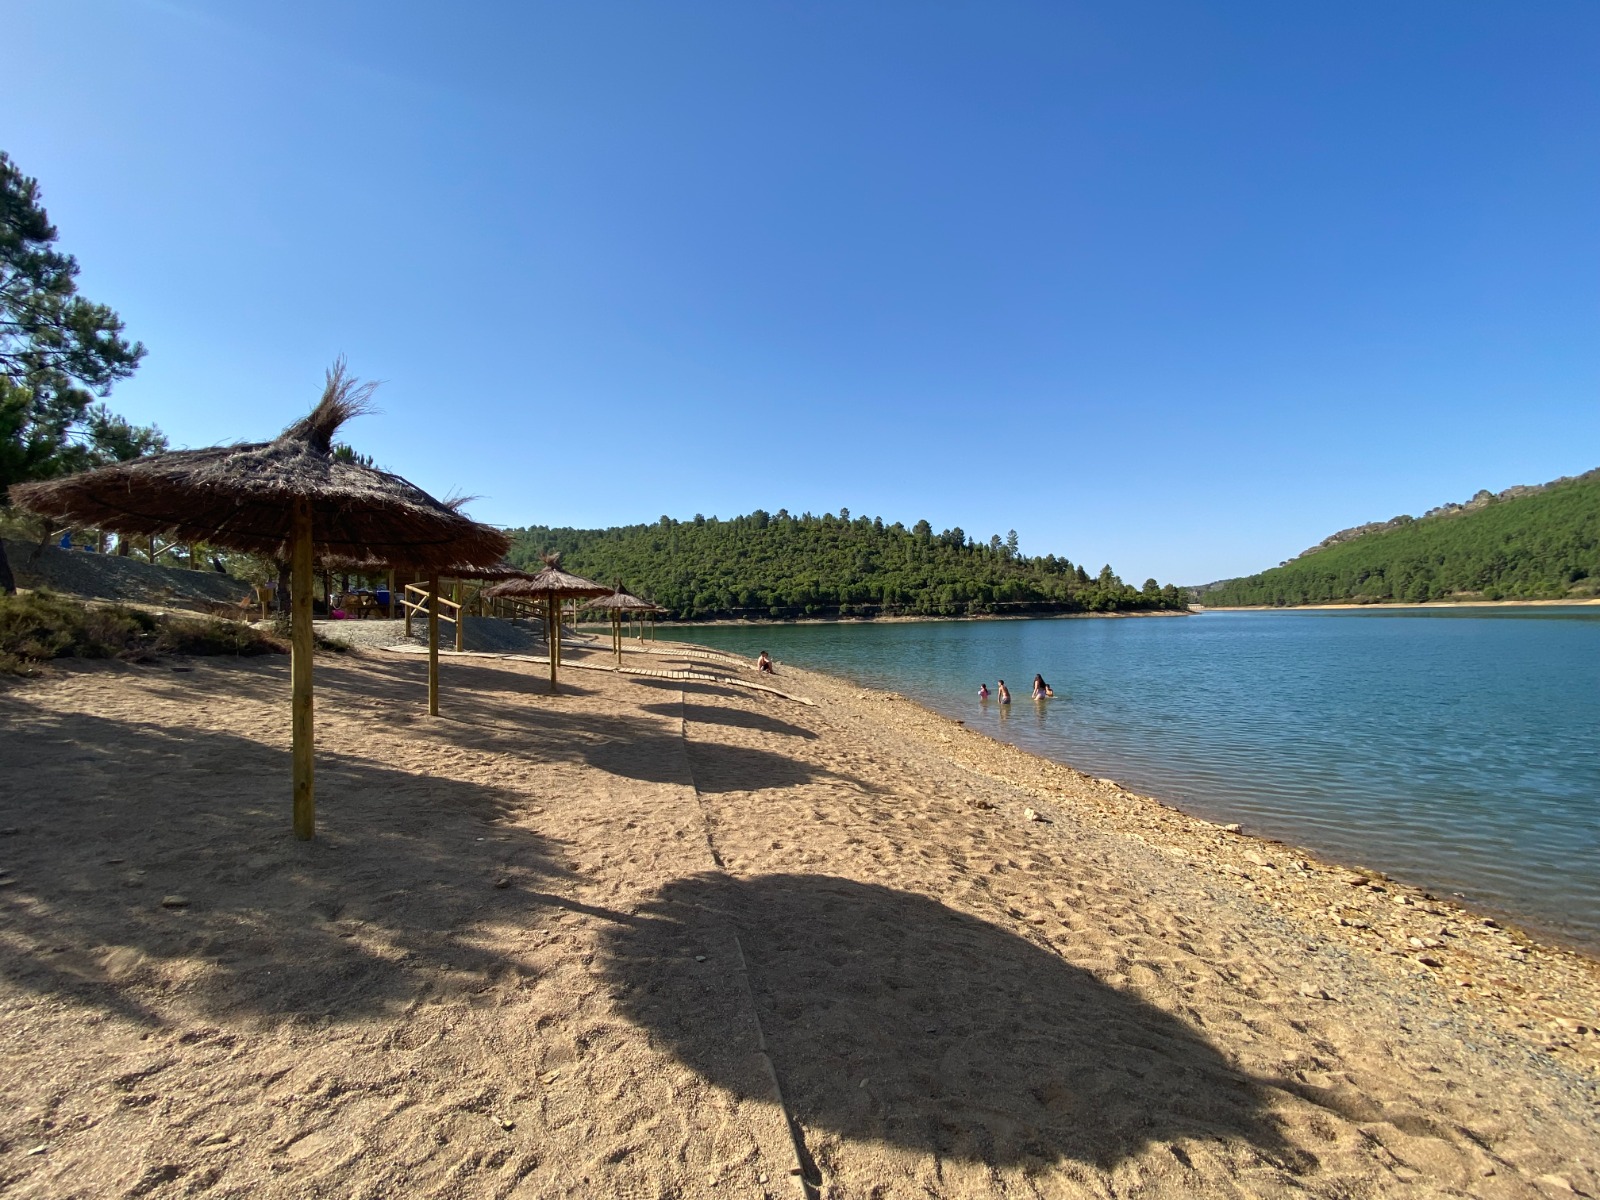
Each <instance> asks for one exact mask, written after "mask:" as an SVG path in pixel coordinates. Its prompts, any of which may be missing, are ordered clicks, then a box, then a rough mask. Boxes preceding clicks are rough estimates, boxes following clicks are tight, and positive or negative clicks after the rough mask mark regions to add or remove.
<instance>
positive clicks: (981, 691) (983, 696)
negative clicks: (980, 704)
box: [978, 683, 989, 700]
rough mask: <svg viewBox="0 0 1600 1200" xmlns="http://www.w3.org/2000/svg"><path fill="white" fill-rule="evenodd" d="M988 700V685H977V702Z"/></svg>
mask: <svg viewBox="0 0 1600 1200" xmlns="http://www.w3.org/2000/svg"><path fill="white" fill-rule="evenodd" d="M988 698H989V685H988V684H987V683H980V684H979V685H978V699H979V700H987V699H988Z"/></svg>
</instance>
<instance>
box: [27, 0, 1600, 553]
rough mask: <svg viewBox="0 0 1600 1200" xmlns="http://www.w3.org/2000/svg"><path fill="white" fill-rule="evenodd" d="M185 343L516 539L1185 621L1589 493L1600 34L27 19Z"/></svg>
mask: <svg viewBox="0 0 1600 1200" xmlns="http://www.w3.org/2000/svg"><path fill="white" fill-rule="evenodd" d="M0 33H3V36H4V40H5V43H6V48H5V51H4V63H5V85H4V100H3V103H0V149H4V150H6V151H8V152H9V153H10V154H11V155H12V157H13V158H14V159H15V160H16V162H17V163H18V164H19V166H20V167H21V168H22V169H23V170H24V171H26V172H27V173H29V174H31V175H35V176H37V177H38V178H39V179H40V181H41V185H42V187H43V189H44V197H45V201H46V204H47V206H48V208H49V211H50V214H51V217H52V218H53V219H54V220H55V222H56V224H57V225H58V227H59V228H60V230H61V235H62V244H63V246H64V247H65V248H66V249H67V250H69V251H70V252H72V253H74V254H76V255H77V256H78V258H79V260H80V262H81V263H82V265H83V275H82V279H81V282H82V286H83V289H84V291H85V293H86V294H87V295H89V296H90V297H91V298H92V299H95V300H98V301H101V302H104V303H108V304H110V305H112V306H113V307H115V308H116V309H117V310H118V311H119V312H120V313H121V314H122V316H123V318H124V319H125V320H126V322H127V325H128V329H129V332H130V334H132V335H133V336H135V337H137V338H139V339H141V340H143V341H144V342H145V343H146V345H147V346H148V347H149V351H150V353H149V357H148V358H147V360H146V361H145V364H144V365H143V367H142V368H141V369H140V371H139V373H138V374H137V375H136V376H135V377H134V378H133V379H132V380H129V381H127V382H126V383H123V384H121V385H119V386H118V388H117V390H116V391H115V392H114V393H113V396H112V401H111V402H112V406H113V407H114V408H115V409H117V410H118V411H120V412H122V413H124V414H125V415H127V416H128V417H130V418H131V419H134V420H137V421H141V422H149V421H155V422H157V423H158V424H160V425H161V427H162V428H163V429H164V430H165V431H166V432H167V433H168V434H169V435H170V436H171V438H172V440H173V442H174V444H175V445H193V446H199V445H208V444H211V443H214V442H217V441H227V440H235V439H245V438H251V439H254V438H261V437H265V436H267V435H270V434H272V433H274V432H276V431H277V430H278V429H279V428H281V427H282V426H283V425H285V424H287V423H288V422H289V421H291V420H293V419H295V418H296V417H297V416H299V415H300V414H301V413H303V412H304V411H305V410H306V408H307V407H308V406H309V405H310V403H312V402H313V401H314V400H315V397H316V394H317V392H318V389H319V387H320V384H321V376H322V371H323V369H324V368H325V367H326V366H327V365H328V363H329V362H330V361H331V360H332V359H333V358H334V357H335V356H336V355H338V354H341V353H343V354H346V355H348V357H349V361H350V365H351V367H352V369H353V370H354V371H355V372H356V373H357V374H358V375H360V376H363V377H367V378H379V379H383V380H385V381H386V382H385V384H384V386H383V387H382V389H381V390H380V392H379V397H378V399H379V404H380V406H381V408H382V409H383V413H382V415H381V416H376V417H369V418H365V419H363V420H361V421H359V422H357V423H355V424H353V425H352V426H351V427H350V428H349V435H350V440H351V441H352V442H353V443H354V444H356V445H357V446H358V447H359V448H361V449H363V450H367V451H370V452H372V453H374V454H375V455H376V456H377V458H378V460H379V462H380V463H381V464H383V465H385V466H387V467H390V468H391V469H393V470H397V471H399V472H400V473H401V474H404V475H406V476H408V477H409V478H412V479H413V480H415V481H416V482H418V483H420V484H421V485H423V486H424V487H427V488H429V489H430V490H432V491H434V492H436V493H439V494H447V493H452V492H460V493H468V494H471V495H476V496H479V497H481V499H479V500H478V501H476V502H475V503H474V504H473V505H472V506H471V509H470V511H471V512H472V513H473V515H474V516H477V517H479V518H480V519H483V520H489V521H493V522H496V523H500V524H525V523H544V524H571V525H582V526H593V525H608V524H617V523H630V522H634V521H650V520H654V519H655V518H656V517H657V516H659V515H661V514H663V513H666V514H670V515H672V516H675V517H679V518H689V517H692V516H693V515H694V514H695V513H697V512H701V513H705V514H707V515H711V514H718V515H722V516H732V515H734V514H736V513H740V512H746V511H749V510H751V509H753V508H757V507H761V508H766V509H768V510H776V509H778V508H780V507H787V508H788V509H789V510H791V511H792V512H797V513H798V512H802V511H805V510H810V511H813V512H818V513H821V512H825V511H829V512H836V511H838V509H839V508H840V507H841V506H844V507H848V508H849V509H850V510H851V511H852V513H855V514H858V515H859V514H862V513H867V514H874V515H878V514H881V515H882V516H883V517H884V518H885V519H886V520H890V521H893V520H902V521H904V522H906V523H907V524H908V525H909V524H911V523H912V522H914V521H915V520H917V519H918V518H920V517H926V518H927V519H928V520H929V521H931V522H932V523H933V526H934V528H935V529H936V530H937V529H942V528H946V527H949V526H955V525H959V526H961V527H962V528H963V529H965V530H966V531H967V532H968V533H969V534H971V535H975V536H980V537H983V538H985V539H987V537H988V536H989V535H990V534H992V533H1000V534H1002V535H1004V534H1005V532H1006V531H1007V530H1008V529H1012V528H1015V529H1016V530H1017V531H1018V533H1019V535H1020V537H1021V543H1022V549H1023V551H1024V552H1025V553H1030V554H1042V553H1045V552H1047V551H1049V552H1055V553H1058V554H1065V555H1067V556H1068V557H1070V558H1072V559H1073V560H1074V561H1080V560H1081V561H1083V562H1085V563H1087V564H1088V566H1089V568H1090V570H1095V569H1097V568H1098V567H1099V565H1100V564H1101V563H1102V562H1106V561H1109V562H1110V563H1112V565H1113V566H1114V567H1115V568H1116V569H1117V570H1118V571H1119V572H1120V573H1121V574H1123V575H1124V576H1125V577H1126V578H1128V579H1130V580H1133V581H1134V582H1136V583H1137V582H1140V581H1142V580H1143V579H1144V577H1145V576H1146V575H1155V576H1157V577H1159V578H1160V579H1161V580H1162V581H1163V582H1166V581H1172V582H1178V583H1198V582H1203V581H1205V580H1210V579H1214V578H1218V577H1223V576H1229V575H1236V574H1241V573H1245V572H1248V571H1252V570H1256V569H1260V568H1263V567H1266V566H1271V565H1274V564H1276V563H1277V562H1278V561H1279V560H1280V559H1282V558H1286V557H1288V556H1289V555H1291V554H1294V553H1296V552H1298V551H1299V550H1301V549H1303V548H1304V547H1305V546H1307V545H1309V544H1311V543H1313V542H1316V541H1318V540H1319V539H1321V538H1322V537H1323V536H1325V535H1326V534H1328V533H1331V532H1333V531H1334V530H1336V529H1338V528H1341V527H1343V526H1346V525H1351V524H1355V523H1357V522H1360V521H1365V520H1372V519H1382V518H1387V517H1390V516H1393V515H1395V514H1396V513H1400V512H1411V513H1420V512H1421V511H1423V510H1424V509H1426V508H1429V507H1432V506H1433V505H1436V504H1439V503H1442V502H1444V501H1447V500H1464V499H1466V498H1467V497H1468V496H1470V495H1471V494H1472V492H1474V491H1476V490H1477V489H1478V488H1480V487H1489V488H1493V489H1500V488H1503V487H1506V486H1509V485H1510V484H1514V483H1528V482H1538V481H1542V480H1545V479H1549V478H1552V477H1555V476H1558V475H1563V474H1572V473H1576V472H1579V471H1583V470H1587V469H1589V468H1591V467H1595V466H1600V4H1596V3H1594V0H1577V2H1573V3H1562V2H1559V0H1538V2H1535V3H1490V2H1487V0H1485V2H1482V3H1463V2H1461V0H1432V2H1429V0H1407V2H1404V3H1399V4H1396V3H1394V2H1393V0H1382V2H1381V3H1378V2H1374V3H1360V2H1352V0H1338V2H1337V3H1334V2H1328V3H1322V4H1298V3H1283V2H1282V0H1271V2H1263V3H1231V4H1230V3H1216V4H1199V3H1194V2H1192V0H1178V2H1174V3H1142V2H1138V0H1133V2H1125V0H1115V2H1112V0H1104V2H1102V3H1098V4H1080V3H1068V2H1065V0H1040V2H1038V3H1010V2H1007V0H983V2H982V3H978V2H969V3H956V2H954V0H952V2H949V3H928V2H927V0H908V2H905V3H875V2H871V0H865V2H863V0H851V2H850V3H834V4H826V3H812V2H804V3H802V2H800V0H791V2H786V3H766V2H762V0H728V2H727V3H696V2H693V0H671V2H667V0H654V2H650V3H610V2H607V0H583V2H582V3H576V2H573V3H562V4H542V3H530V2H520V0H519V2H510V0H508V2H505V3H499V4H496V3H492V2H490V0H483V2H480V3H475V4H454V5H446V4H440V3H437V2H430V3H422V2H406V0H382V2H381V3H380V2H371V3H367V2H351V3H336V2H334V0H211V2H206V0H8V2H7V3H6V5H5V9H4V12H3V14H0Z"/></svg>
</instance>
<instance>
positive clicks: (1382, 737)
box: [662, 607, 1600, 951]
mask: <svg viewBox="0 0 1600 1200" xmlns="http://www.w3.org/2000/svg"><path fill="white" fill-rule="evenodd" d="M662 634H663V636H665V637H676V638H682V639H684V640H688V641H694V642H699V643H702V644H704V645H708V646H715V647H720V648H723V649H727V650H732V651H735V652H737V653H740V654H743V655H747V656H750V657H752V658H753V657H754V656H755V655H756V653H758V652H759V651H760V650H762V649H766V650H768V651H770V652H771V654H772V656H773V657H774V658H775V659H777V660H778V661H779V664H780V670H781V664H782V663H784V662H792V663H794V664H796V665H798V666H802V667H813V668H816V669H818V670H822V671H827V672H829V673H831V674H834V675H839V676H843V677H845V678H848V679H851V680H854V681H857V682H859V683H863V684H867V685H869V686H872V687H878V688H887V689H890V690H893V691H897V692H900V693H902V694H904V695H907V696H910V697H912V698H914V699H916V700H918V701H920V702H921V703H923V704H925V705H927V706H928V707H930V708H933V709H935V710H937V711H938V712H941V713H944V714H946V715H947V716H951V717H955V718H958V719H960V720H963V721H965V722H966V723H967V725H968V726H969V727H971V728H973V729H977V730H981V731H983V732H985V733H988V734H991V735H992V736H994V737H996V738H999V739H1000V740H1001V741H1005V742H1010V743H1012V744H1014V745H1016V746H1019V747H1022V748H1023V749H1026V750H1030V751H1032V752H1034V753H1036V754H1041V755H1045V756H1047V757H1049V758H1053V759H1056V760H1058V761H1061V762H1065V763H1069V764H1071V765H1072V766H1074V767H1076V768H1078V769H1079V770H1082V771H1086V772H1088V773H1089V774H1092V775H1099V776H1105V777H1109V778H1113V779H1116V780H1118V781H1120V782H1122V783H1123V784H1125V785H1127V786H1128V787H1130V788H1132V789H1134V790H1136V791H1140V792H1144V793H1147V794H1149V795H1153V796H1157V797H1159V798H1161V799H1163V800H1166V801H1168V802H1170V803H1172V804H1175V805H1177V806H1178V807H1181V808H1183V809H1185V810H1187V811H1189V812H1192V813H1194V814H1196V815H1198V816H1203V817H1206V818H1208V819H1211V820H1214V821H1220V822H1233V821H1237V822H1239V823H1241V824H1242V825H1243V826H1244V827H1245V829H1246V830H1247V831H1249V832H1252V833H1259V834H1264V835H1266V836H1269V837H1276V838H1280V839H1282V840H1284V841H1287V842H1290V843H1293V844H1296V845H1299V846H1303V847H1306V848H1307V849H1310V850H1313V851H1315V852H1317V853H1319V854H1321V855H1323V856H1326V857H1329V858H1332V859H1334V860H1335V861H1340V862H1344V863H1349V864H1359V865H1363V866H1369V867H1373V868H1376V869H1379V870H1382V871H1385V872H1388V873H1389V874H1391V875H1393V876H1395V877H1396V878H1398V879H1402V880H1405V881H1407V882H1410V883H1414V884H1417V885H1419V886H1423V887H1428V888H1432V889H1434V890H1436V891H1439V892H1443V893H1451V894H1455V895H1457V896H1459V897H1461V898H1464V899H1466V900H1467V901H1469V902H1471V903H1473V904H1475V905H1477V906H1479V907H1483V908H1487V909H1491V910H1494V911H1497V912H1501V913H1503V914H1506V915H1509V916H1511V917H1513V918H1515V919H1516V920H1518V921H1520V922H1522V923H1524V924H1526V925H1528V926H1529V927H1531V928H1535V929H1538V930H1540V931H1541V932H1543V933H1545V934H1548V935H1551V936H1554V937H1556V938H1559V939H1563V940H1566V941H1569V942H1572V943H1575V944H1577V945H1580V946H1582V947H1584V948H1586V949H1588V950H1590V951H1595V950H1600V608H1593V607H1589V608H1585V607H1571V608H1568V607H1560V608H1556V607H1548V608H1546V607H1541V608H1512V607H1505V608H1499V607H1497V608H1471V609H1390V610H1382V609H1362V610H1356V611H1339V612H1316V611H1309V610H1294V611H1266V612H1261V611H1257V612H1208V613H1200V614H1196V615H1193V616H1188V617H1139V618H1122V619H1065V620H1062V619H1040V620H1016V621H930V622H919V623H895V624H882V625H875V624H816V625H806V624H798V625H767V626H701V627H671V626H667V627H663V629H662ZM1035 672H1039V673H1042V674H1043V675H1044V677H1045V679H1047V680H1048V681H1049V683H1050V685H1051V687H1053V688H1054V689H1055V693H1056V697H1055V699H1053V700H1046V701H1041V702H1035V701H1033V700H1032V699H1030V697H1029V691H1030V686H1031V681H1032V679H1033V675H1034V673H1035ZM997 679H1004V680H1005V681H1006V682H1007V684H1008V685H1009V686H1010V688H1011V691H1012V694H1013V696H1014V697H1015V699H1014V702H1013V703H1012V704H1011V705H1010V706H1009V709H1007V708H1005V707H1002V706H1001V705H1000V704H999V703H997V702H996V701H995V700H994V699H992V698H991V699H990V700H989V701H987V702H986V703H985V702H981V701H980V700H979V698H978V684H979V682H980V681H985V680H986V681H987V682H988V684H989V687H990V690H991V691H993V689H994V685H995V681H996V680H997Z"/></svg>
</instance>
